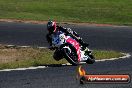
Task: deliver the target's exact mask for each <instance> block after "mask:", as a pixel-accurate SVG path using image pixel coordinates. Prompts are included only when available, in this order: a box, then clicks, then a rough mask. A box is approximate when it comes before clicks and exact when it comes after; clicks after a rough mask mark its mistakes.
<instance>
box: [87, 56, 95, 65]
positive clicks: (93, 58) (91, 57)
mask: <svg viewBox="0 0 132 88" xmlns="http://www.w3.org/2000/svg"><path fill="white" fill-rule="evenodd" d="M88 56H89V59H88V60H87V61H86V63H87V64H93V63H94V62H95V57H94V56H93V55H88Z"/></svg>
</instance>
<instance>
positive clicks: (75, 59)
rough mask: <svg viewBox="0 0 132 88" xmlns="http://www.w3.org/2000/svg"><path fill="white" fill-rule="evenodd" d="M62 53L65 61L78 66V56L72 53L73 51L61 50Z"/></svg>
mask: <svg viewBox="0 0 132 88" xmlns="http://www.w3.org/2000/svg"><path fill="white" fill-rule="evenodd" d="M63 52H64V58H66V60H67V61H68V62H69V63H70V64H72V65H74V66H76V65H78V64H79V63H78V56H77V54H76V52H75V51H74V49H72V48H70V50H69V49H68V48H63Z"/></svg>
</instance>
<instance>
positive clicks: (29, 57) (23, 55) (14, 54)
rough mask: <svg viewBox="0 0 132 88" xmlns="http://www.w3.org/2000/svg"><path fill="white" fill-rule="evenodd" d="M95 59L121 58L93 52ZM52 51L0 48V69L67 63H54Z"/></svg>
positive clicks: (112, 52)
mask: <svg viewBox="0 0 132 88" xmlns="http://www.w3.org/2000/svg"><path fill="white" fill-rule="evenodd" d="M93 52H94V56H95V58H96V59H105V58H114V57H120V56H123V55H122V54H121V53H119V52H115V51H98V50H94V51H93ZM52 55H53V51H51V50H48V49H37V48H18V47H17V48H9V47H5V46H0V69H9V68H21V67H30V66H42V65H52V64H64V63H67V61H66V60H65V59H62V60H60V61H55V60H54V59H53V58H52Z"/></svg>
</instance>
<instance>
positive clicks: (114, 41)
mask: <svg viewBox="0 0 132 88" xmlns="http://www.w3.org/2000/svg"><path fill="white" fill-rule="evenodd" d="M66 27H71V28H72V29H74V30H75V31H77V32H78V33H79V34H80V36H81V37H82V38H83V39H84V41H86V42H88V43H89V44H90V46H89V47H90V48H91V49H103V50H116V51H121V52H127V53H130V54H132V27H119V26H113V27H110V26H107V27H102V26H79V25H66ZM46 33H47V31H46V25H42V24H25V23H6V22H0V43H2V44H14V45H31V46H46V47H47V46H48V43H47V42H46V39H45V35H46ZM83 67H84V69H85V70H86V72H87V73H88V74H129V75H130V76H131V77H132V57H130V58H125V59H118V60H114V61H105V62H96V63H94V64H92V65H86V64H85V65H83ZM76 71H77V67H76V66H51V67H48V68H43V69H37V70H25V71H10V72H0V88H132V82H130V83H128V84H85V85H80V84H79V82H78V80H76V73H77V72H76Z"/></svg>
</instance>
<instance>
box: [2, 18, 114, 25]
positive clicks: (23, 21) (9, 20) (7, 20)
mask: <svg viewBox="0 0 132 88" xmlns="http://www.w3.org/2000/svg"><path fill="white" fill-rule="evenodd" d="M0 22H22V23H33V24H47V21H34V20H18V19H0ZM61 24H73V25H85V26H86V25H90V26H116V25H112V24H95V23H80V22H78V23H74V22H61Z"/></svg>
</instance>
